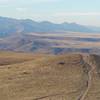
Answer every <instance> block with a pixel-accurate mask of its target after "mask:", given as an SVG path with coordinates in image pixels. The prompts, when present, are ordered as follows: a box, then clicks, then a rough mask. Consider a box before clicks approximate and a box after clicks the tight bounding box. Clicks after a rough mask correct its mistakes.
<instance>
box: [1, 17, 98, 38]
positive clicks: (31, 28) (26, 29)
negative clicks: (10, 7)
mask: <svg viewBox="0 0 100 100" xmlns="http://www.w3.org/2000/svg"><path fill="white" fill-rule="evenodd" d="M63 31H72V32H98V31H99V29H98V30H97V29H95V28H94V29H93V27H87V26H84V25H79V24H77V23H66V22H65V23H61V24H55V23H51V22H48V21H43V22H35V21H33V20H30V19H25V20H18V19H13V18H7V17H0V36H1V37H5V36H8V35H12V34H14V33H30V32H63Z"/></svg>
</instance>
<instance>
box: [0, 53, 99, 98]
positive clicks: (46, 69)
mask: <svg viewBox="0 0 100 100" xmlns="http://www.w3.org/2000/svg"><path fill="white" fill-rule="evenodd" d="M99 61H100V56H97V55H89V54H64V55H43V54H31V53H29V54H28V53H18V52H17V53H14V52H0V98H1V99H2V100H100V75H99V74H100V68H99V66H100V63H99Z"/></svg>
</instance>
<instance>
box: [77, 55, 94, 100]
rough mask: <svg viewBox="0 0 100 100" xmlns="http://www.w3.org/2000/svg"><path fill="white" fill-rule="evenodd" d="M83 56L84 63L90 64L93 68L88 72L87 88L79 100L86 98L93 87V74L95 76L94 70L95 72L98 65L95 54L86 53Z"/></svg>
mask: <svg viewBox="0 0 100 100" xmlns="http://www.w3.org/2000/svg"><path fill="white" fill-rule="evenodd" d="M82 58H83V61H84V64H88V65H89V66H90V68H91V69H90V70H89V72H88V80H87V88H86V90H85V91H84V92H83V93H81V95H80V97H79V99H78V100H85V98H86V96H87V94H88V92H89V89H90V88H91V85H92V76H93V72H94V70H95V67H96V65H95V61H94V59H93V56H90V55H85V56H82Z"/></svg>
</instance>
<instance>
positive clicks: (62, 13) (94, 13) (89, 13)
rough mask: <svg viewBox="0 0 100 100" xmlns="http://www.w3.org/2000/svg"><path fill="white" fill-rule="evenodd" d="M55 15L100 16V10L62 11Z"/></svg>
mask: <svg viewBox="0 0 100 100" xmlns="http://www.w3.org/2000/svg"><path fill="white" fill-rule="evenodd" d="M54 16H65V17H66V16H100V12H61V13H56V14H55V15H54Z"/></svg>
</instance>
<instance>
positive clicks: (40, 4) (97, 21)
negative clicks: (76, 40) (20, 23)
mask: <svg viewBox="0 0 100 100" xmlns="http://www.w3.org/2000/svg"><path fill="white" fill-rule="evenodd" d="M0 16H5V17H12V18H21V19H27V18H28V19H33V20H35V21H44V20H47V21H52V22H56V23H62V22H77V23H79V24H86V25H93V26H100V0H0Z"/></svg>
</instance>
